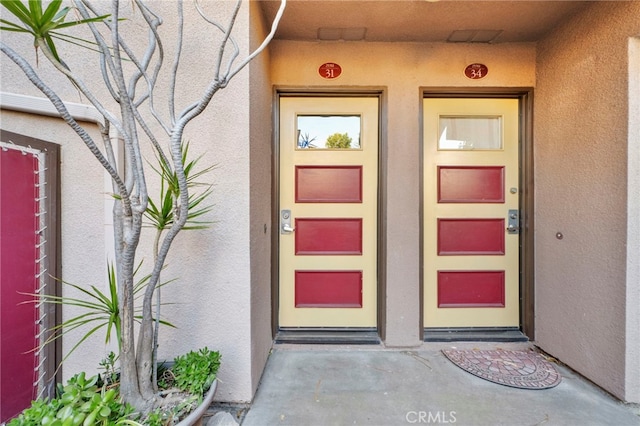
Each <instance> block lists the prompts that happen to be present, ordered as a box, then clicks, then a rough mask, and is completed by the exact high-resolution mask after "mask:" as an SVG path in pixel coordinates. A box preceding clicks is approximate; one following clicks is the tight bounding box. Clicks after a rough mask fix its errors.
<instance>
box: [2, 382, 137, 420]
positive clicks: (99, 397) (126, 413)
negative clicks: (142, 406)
mask: <svg viewBox="0 0 640 426" xmlns="http://www.w3.org/2000/svg"><path fill="white" fill-rule="evenodd" d="M97 382H98V376H93V377H90V378H86V376H85V373H79V374H77V375H75V376H73V377H72V378H71V379H69V381H68V382H67V384H66V386H64V387H62V386H61V385H59V386H58V391H59V395H58V397H57V398H54V399H53V400H51V401H48V402H47V401H43V400H38V401H34V402H33V403H32V404H31V407H29V408H27V409H26V410H24V411H23V412H22V414H20V415H19V416H18V417H16V418H15V419H13V420H11V421H10V422H9V426H32V425H45V426H78V425H83V426H92V425H119V424H136V423H135V422H133V421H132V420H131V417H132V416H133V408H132V407H131V406H129V405H126V404H123V403H122V402H121V401H120V400H119V398H118V391H117V389H114V388H112V389H107V388H105V387H103V388H102V389H99V388H98V386H97V385H96V383H97Z"/></svg>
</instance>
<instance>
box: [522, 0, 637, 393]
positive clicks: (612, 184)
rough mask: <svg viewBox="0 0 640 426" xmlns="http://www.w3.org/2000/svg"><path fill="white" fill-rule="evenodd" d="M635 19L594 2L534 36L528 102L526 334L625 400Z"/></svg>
mask: <svg viewBox="0 0 640 426" xmlns="http://www.w3.org/2000/svg"><path fill="white" fill-rule="evenodd" d="M638 16H640V3H638V2H598V3H594V4H592V5H591V7H589V8H587V9H586V10H585V11H584V13H581V14H579V15H577V16H574V17H572V18H571V19H570V20H569V21H568V22H566V24H565V25H562V26H561V27H559V28H557V30H556V31H555V32H554V33H552V34H551V35H550V36H549V37H547V38H546V39H545V40H544V41H542V42H540V43H539V45H538V54H537V60H536V69H537V75H536V78H537V87H536V94H535V106H534V108H535V128H534V150H535V167H536V168H535V182H536V192H535V197H536V207H535V214H536V232H535V241H536V252H535V255H536V269H535V275H536V278H535V279H536V341H537V342H538V344H539V345H540V346H541V347H542V348H543V349H544V350H546V351H548V352H550V353H551V354H553V355H554V356H556V357H558V358H559V359H561V360H562V361H563V362H565V363H567V364H569V365H570V366H571V367H572V368H574V369H576V370H577V371H579V372H580V373H582V374H584V375H585V376H587V377H588V378H590V379H591V380H593V381H594V382H596V383H598V384H599V385H601V386H603V387H604V388H605V389H607V390H608V391H610V392H612V393H613V394H614V395H616V396H618V397H620V398H623V399H625V398H627V399H630V398H631V397H632V389H629V392H630V393H629V394H628V395H627V393H626V389H625V380H626V378H625V374H627V375H629V377H632V376H630V374H635V377H636V378H637V377H638V371H637V362H636V367H635V371H632V370H630V369H629V368H626V369H625V368H622V366H625V363H626V361H625V358H626V357H629V356H630V355H631V354H635V356H637V354H638V348H637V347H636V348H628V347H627V344H631V343H633V342H636V344H637V342H638V340H637V333H638V331H637V330H638V328H637V326H638V324H636V327H635V330H634V329H632V327H627V326H626V325H625V306H627V307H628V308H630V310H631V311H634V310H635V312H636V315H637V309H638V307H637V305H636V306H635V307H631V306H628V305H626V299H625V297H626V296H627V292H630V293H633V292H635V293H637V288H638V286H639V285H640V283H639V282H638V281H637V280H636V281H633V277H630V278H632V280H631V281H629V282H627V260H626V256H627V248H626V246H625V243H626V242H627V231H628V229H627V194H629V195H630V196H632V197H637V192H635V194H633V193H632V192H629V191H628V190H627V172H628V168H627V158H628V157H627V155H628V146H629V144H630V143H632V142H633V143H637V139H635V138H637V136H635V137H631V138H630V137H629V133H628V131H629V130H630V129H629V127H628V118H629V112H630V111H629V108H628V107H629V101H628V98H627V96H628V94H629V92H628V79H629V71H630V68H629V66H628V62H627V57H628V56H627V55H628V53H627V52H628V45H629V44H628V37H629V36H630V35H637V34H639V33H640V20H638ZM636 71H637V70H636ZM636 108H637V107H636ZM636 112H637V111H636ZM634 140H635V142H634ZM634 150H635V148H634ZM636 152H637V151H636ZM636 167H637V166H636ZM636 172H637V170H636ZM557 232H561V233H562V234H563V236H564V238H563V239H561V240H560V239H558V238H556V233H557ZM633 232H635V231H633ZM636 255H637V253H636ZM635 278H637V276H636V277H635ZM636 299H637V297H636ZM630 313H632V312H630ZM636 318H637V317H636ZM625 332H628V333H629V340H628V341H625ZM634 336H635V337H634ZM627 349H628V350H629V352H627ZM631 357H633V355H631ZM629 366H630V365H629ZM637 386H638V384H637V382H636V384H635V391H633V392H635V396H633V398H634V399H635V400H636V401H637V396H638V394H637ZM631 387H632V388H633V387H634V386H633V385H632V386H631Z"/></svg>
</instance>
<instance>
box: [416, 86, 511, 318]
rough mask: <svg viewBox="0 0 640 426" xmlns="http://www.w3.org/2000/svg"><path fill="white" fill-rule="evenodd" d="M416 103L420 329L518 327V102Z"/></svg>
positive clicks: (490, 100) (473, 100)
mask: <svg viewBox="0 0 640 426" xmlns="http://www.w3.org/2000/svg"><path fill="white" fill-rule="evenodd" d="M423 107H424V218H423V220H424V248H423V252H424V327H425V328H430V327H434V328H443V327H517V326H519V314H520V311H519V248H518V247H519V234H518V232H519V227H518V226H519V225H518V223H519V212H518V208H519V200H518V197H519V187H518V179H519V178H518V134H519V131H518V126H519V125H518V100H517V99H476V98H473V99H440V98H437V99H433V98H426V99H424V105H423Z"/></svg>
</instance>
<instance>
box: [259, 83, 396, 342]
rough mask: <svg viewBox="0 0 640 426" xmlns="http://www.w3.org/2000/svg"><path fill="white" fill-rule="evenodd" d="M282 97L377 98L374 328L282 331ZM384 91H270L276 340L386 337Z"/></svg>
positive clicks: (355, 340)
mask: <svg viewBox="0 0 640 426" xmlns="http://www.w3.org/2000/svg"><path fill="white" fill-rule="evenodd" d="M283 97H312V98H316V97H333V98H340V97H344V98H377V99H378V170H377V173H378V182H377V183H378V199H377V221H378V224H377V230H378V238H377V243H376V246H377V262H378V268H377V289H376V291H377V297H376V303H377V307H376V310H377V314H376V323H377V324H376V327H375V329H374V330H360V329H355V330H351V329H348V328H347V329H340V330H336V329H323V330H313V329H304V332H296V331H294V332H282V331H281V330H280V324H279V319H278V318H279V309H280V306H279V299H280V268H279V256H278V253H279V252H280V250H279V248H280V238H279V237H280V232H279V231H276V230H279V229H280V208H281V206H280V201H279V200H280V148H279V146H280V143H279V141H280V128H279V117H280V99H281V98H283ZM386 105H387V102H386V92H385V89H384V88H382V87H367V88H362V87H358V88H348V87H344V88H335V87H332V88H323V87H317V88H309V87H305V88H297V87H274V92H273V108H272V111H273V117H272V123H273V141H272V147H273V155H272V170H273V172H272V182H271V183H272V200H273V201H272V211H271V218H272V222H271V229H272V232H271V253H272V260H271V264H272V268H271V324H272V327H271V329H272V337H273V338H274V340H275V341H276V342H295V343H351V344H354V343H363V344H370V343H380V342H381V341H384V339H385V330H384V325H385V323H386V320H385V313H386V303H385V297H384V295H385V293H386V285H385V284H386V282H385V280H384V277H385V276H386V267H385V265H386V261H385V260H386V252H385V249H384V247H385V245H384V244H382V238H381V236H383V235H385V233H384V232H385V228H386V226H385V215H384V205H385V203H384V200H385V198H386V183H385V182H386V181H385V179H384V176H385V175H384V173H383V171H384V165H385V164H386V160H387V157H386V145H387V144H386V124H385V123H386V121H385V117H386Z"/></svg>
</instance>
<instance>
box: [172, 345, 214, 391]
mask: <svg viewBox="0 0 640 426" xmlns="http://www.w3.org/2000/svg"><path fill="white" fill-rule="evenodd" d="M219 367H220V353H219V352H215V351H211V350H209V349H208V348H206V347H205V348H202V349H200V350H199V351H198V352H194V351H191V352H189V353H187V354H185V355H181V356H179V357H177V358H175V359H174V365H173V368H172V369H171V371H172V372H173V374H174V376H175V383H174V385H175V386H176V387H177V388H179V389H181V390H183V391H186V392H189V393H192V394H195V395H203V394H204V393H205V392H207V390H209V388H210V387H211V384H212V383H213V381H214V380H215V378H216V373H217V372H218V368H219Z"/></svg>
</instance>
